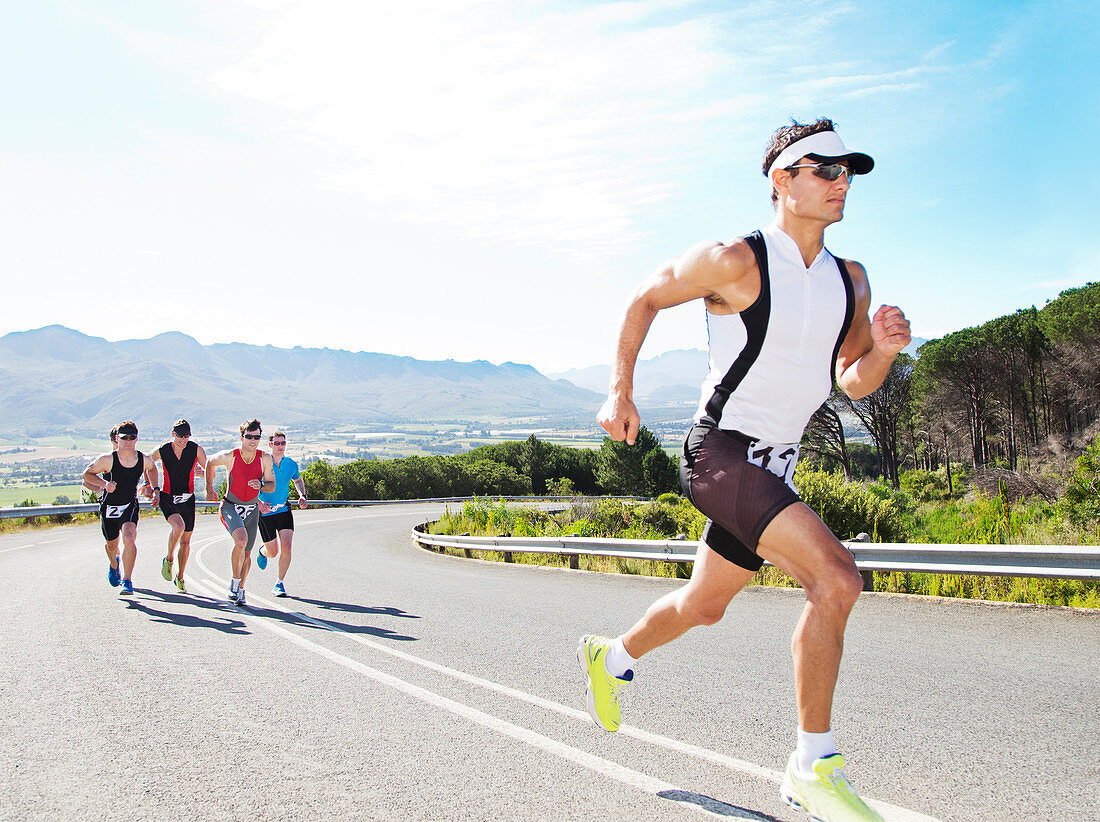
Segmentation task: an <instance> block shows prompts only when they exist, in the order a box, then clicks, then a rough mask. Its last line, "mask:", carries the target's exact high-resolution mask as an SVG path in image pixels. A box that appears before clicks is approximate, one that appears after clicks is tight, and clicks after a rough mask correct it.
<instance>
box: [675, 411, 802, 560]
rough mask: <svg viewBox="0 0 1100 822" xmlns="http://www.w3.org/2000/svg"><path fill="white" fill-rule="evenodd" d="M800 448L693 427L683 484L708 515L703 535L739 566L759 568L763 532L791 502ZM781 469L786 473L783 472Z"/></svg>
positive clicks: (683, 459) (686, 444) (686, 446)
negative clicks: (792, 481)
mask: <svg viewBox="0 0 1100 822" xmlns="http://www.w3.org/2000/svg"><path fill="white" fill-rule="evenodd" d="M797 462H798V446H795V445H768V444H765V443H762V442H760V441H759V440H753V439H751V438H749V437H747V436H745V435H744V434H741V433H740V432H736V431H726V430H723V429H720V428H714V427H711V426H707V425H693V426H692V427H691V430H690V431H688V435H687V438H686V439H685V440H684V452H683V454H682V455H681V457H680V484H681V486H682V487H683V489H684V493H685V494H686V495H687V497H688V499H690V500H691V501H692V503H693V504H694V505H695V507H696V508H698V509H699V510H700V511H702V512H703V513H704V514H706V515H707V524H706V527H705V528H704V529H703V539H702V541H703V542H705V543H706V544H707V545H708V546H709V547H710V548H711V549H713V550H714V552H715V553H717V554H719V555H720V556H722V557H724V558H726V559H728V560H729V561H730V562H732V563H733V564H734V565H737V566H739V567H741V568H745V569H746V570H749V571H758V570H759V569H760V566H761V565H763V564H764V560H762V559H761V558H760V557H759V556H757V554H756V547H757V544H758V543H759V542H760V535H761V534H762V533H764V529H765V528H767V527H768V524H769V523H770V522H771V521H772V520H773V519H775V517H776V516H777V515H778V514H779V512H780V511H782V510H783V509H784V508H786V507H787V506H788V505H791V504H793V503H796V502H798V493H797V492H796V491H795V490H794V488H793V486H791V485H789V484H788V482H789V480H790V478H791V477H792V476H793V475H794V467H795V463H797ZM775 472H779V473H781V474H782V476H780V475H779V473H775Z"/></svg>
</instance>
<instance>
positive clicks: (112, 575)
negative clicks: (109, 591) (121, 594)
mask: <svg viewBox="0 0 1100 822" xmlns="http://www.w3.org/2000/svg"><path fill="white" fill-rule="evenodd" d="M116 561H117V560H116ZM119 567H120V566H118V565H109V566H108V567H107V584H108V585H110V586H111V587H112V588H117V587H118V584H119V583H120V582H122V574H121V572H120V571H119V570H118V569H119Z"/></svg>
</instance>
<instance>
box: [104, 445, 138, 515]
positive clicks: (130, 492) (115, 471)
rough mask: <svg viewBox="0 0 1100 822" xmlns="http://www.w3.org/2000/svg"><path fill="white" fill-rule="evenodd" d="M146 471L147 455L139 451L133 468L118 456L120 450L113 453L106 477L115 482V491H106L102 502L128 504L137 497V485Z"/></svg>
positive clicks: (106, 503)
mask: <svg viewBox="0 0 1100 822" xmlns="http://www.w3.org/2000/svg"><path fill="white" fill-rule="evenodd" d="M143 473H145V455H144V454H143V453H141V452H140V451H138V452H137V462H136V463H135V464H134V466H133V467H132V468H127V467H126V466H125V465H123V464H122V460H120V459H119V458H118V451H115V452H114V453H113V454H111V470H110V471H108V472H107V473H106V474H105V475H104V479H106V480H107V481H108V482H113V483H114V484H115V490H114V491H104V492H103V496H102V497H100V502H101V503H103V504H104V505H126V504H128V503H129V502H131V501H133V500H136V499H137V487H138V483H139V482H141V475H142V474H143Z"/></svg>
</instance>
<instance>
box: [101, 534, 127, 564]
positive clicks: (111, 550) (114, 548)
mask: <svg viewBox="0 0 1100 822" xmlns="http://www.w3.org/2000/svg"><path fill="white" fill-rule="evenodd" d="M103 550H104V551H106V552H107V561H108V562H110V563H111V567H112V568H118V570H119V571H121V570H122V564H121V563H119V564H117V565H116V564H115V557H117V556H118V537H115V538H114V539H113V540H111V541H110V542H105V543H104V544H103Z"/></svg>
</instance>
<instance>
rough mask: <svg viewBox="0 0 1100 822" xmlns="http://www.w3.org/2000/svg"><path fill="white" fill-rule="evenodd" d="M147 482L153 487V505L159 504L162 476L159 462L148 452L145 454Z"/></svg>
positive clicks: (151, 499) (151, 498)
mask: <svg viewBox="0 0 1100 822" xmlns="http://www.w3.org/2000/svg"><path fill="white" fill-rule="evenodd" d="M144 468H145V482H146V483H148V484H149V486H150V487H151V488H152V489H153V493H152V494H150V495H149V499H150V501H151V502H152V503H153V505H156V504H157V498H158V497H159V496H160V476H159V475H158V473H157V463H156V461H155V460H154V459H153V458H152V457H150V456H149V455H148V454H146V455H145V466H144Z"/></svg>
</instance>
